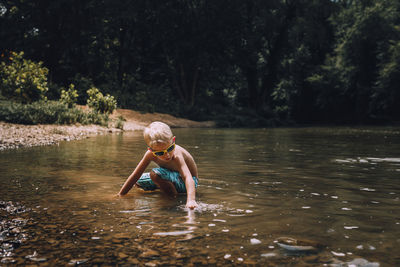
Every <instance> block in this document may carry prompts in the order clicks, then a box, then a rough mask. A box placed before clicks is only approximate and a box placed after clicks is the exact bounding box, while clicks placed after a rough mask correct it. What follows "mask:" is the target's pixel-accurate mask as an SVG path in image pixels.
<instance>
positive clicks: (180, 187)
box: [136, 168, 199, 193]
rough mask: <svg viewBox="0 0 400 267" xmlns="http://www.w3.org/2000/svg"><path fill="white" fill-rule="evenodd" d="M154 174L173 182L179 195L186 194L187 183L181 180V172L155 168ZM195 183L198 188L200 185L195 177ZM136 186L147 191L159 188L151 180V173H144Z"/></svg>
mask: <svg viewBox="0 0 400 267" xmlns="http://www.w3.org/2000/svg"><path fill="white" fill-rule="evenodd" d="M153 172H155V173H156V174H157V175H158V176H160V177H161V178H162V179H164V180H167V181H170V182H172V183H173V184H174V186H175V188H176V191H177V192H178V193H186V186H185V182H184V181H183V179H182V178H181V175H180V174H179V172H175V171H171V170H168V169H166V168H154V169H153ZM193 181H194V184H195V187H197V186H198V184H199V180H198V179H197V177H195V176H193ZM136 184H137V185H138V186H139V187H140V188H142V189H143V190H145V191H151V190H156V189H157V188H158V186H157V185H156V184H155V183H154V182H153V181H152V180H151V178H150V173H149V172H146V173H143V174H142V176H141V177H140V179H139V180H138V181H137V182H136Z"/></svg>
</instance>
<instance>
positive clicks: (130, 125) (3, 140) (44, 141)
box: [0, 109, 215, 151]
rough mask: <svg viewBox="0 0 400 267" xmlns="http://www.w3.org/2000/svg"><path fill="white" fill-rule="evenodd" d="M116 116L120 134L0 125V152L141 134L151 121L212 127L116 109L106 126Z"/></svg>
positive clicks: (91, 129)
mask: <svg viewBox="0 0 400 267" xmlns="http://www.w3.org/2000/svg"><path fill="white" fill-rule="evenodd" d="M119 116H122V117H124V119H125V120H126V121H124V126H123V130H121V129H117V128H115V127H104V126H99V125H95V124H90V125H81V124H75V125H58V124H38V125H25V124H15V123H8V122H3V121H0V151H3V150H9V149H18V148H22V147H33V146H47V145H57V144H59V143H60V142H62V141H72V140H81V139H85V138H89V137H92V136H96V135H103V134H109V133H117V132H124V131H139V130H143V129H144V128H145V127H146V126H147V125H148V124H150V123H151V122H152V121H162V122H165V123H167V124H168V125H169V126H170V127H171V128H203V127H206V128H209V127H215V123H214V122H211V121H208V122H197V121H191V120H187V119H182V118H176V117H174V116H172V115H169V114H162V113H140V112H137V111H133V110H128V109H117V110H116V111H114V113H113V114H112V115H111V116H110V120H111V121H110V125H113V121H115V119H116V118H118V117H119Z"/></svg>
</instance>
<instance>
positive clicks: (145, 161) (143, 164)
mask: <svg viewBox="0 0 400 267" xmlns="http://www.w3.org/2000/svg"><path fill="white" fill-rule="evenodd" d="M151 158H152V154H151V152H149V151H147V152H146V153H145V154H144V156H143V158H142V160H141V161H140V162H139V164H138V165H137V166H136V168H135V170H134V171H133V172H132V174H131V175H129V177H128V179H126V181H125V183H124V185H123V186H122V187H121V190H120V191H119V193H118V195H119V196H123V195H125V194H126V193H128V192H129V190H131V188H132V186H134V185H135V183H136V182H137V180H139V178H140V176H142V174H143V172H144V170H145V169H146V168H147V166H149V164H150V161H151Z"/></svg>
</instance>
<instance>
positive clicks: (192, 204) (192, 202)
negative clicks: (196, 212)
mask: <svg viewBox="0 0 400 267" xmlns="http://www.w3.org/2000/svg"><path fill="white" fill-rule="evenodd" d="M186 208H189V209H191V210H192V209H194V208H197V203H196V201H195V200H189V201H188V202H186Z"/></svg>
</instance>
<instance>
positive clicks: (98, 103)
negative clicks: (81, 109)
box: [87, 87, 117, 114]
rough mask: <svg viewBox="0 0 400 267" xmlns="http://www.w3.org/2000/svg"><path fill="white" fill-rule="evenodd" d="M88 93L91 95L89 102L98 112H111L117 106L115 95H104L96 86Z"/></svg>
mask: <svg viewBox="0 0 400 267" xmlns="http://www.w3.org/2000/svg"><path fill="white" fill-rule="evenodd" d="M87 94H88V97H89V98H88V100H87V104H88V106H89V107H90V108H92V109H93V110H94V111H96V112H99V113H103V114H111V113H112V112H113V111H114V110H115V109H116V108H117V101H116V100H115V99H114V97H113V96H111V95H109V94H107V95H106V96H104V95H103V94H102V93H101V92H100V91H99V89H97V88H96V87H92V88H90V89H89V90H87Z"/></svg>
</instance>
